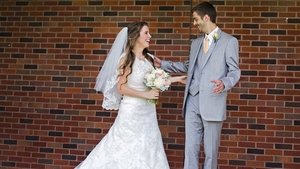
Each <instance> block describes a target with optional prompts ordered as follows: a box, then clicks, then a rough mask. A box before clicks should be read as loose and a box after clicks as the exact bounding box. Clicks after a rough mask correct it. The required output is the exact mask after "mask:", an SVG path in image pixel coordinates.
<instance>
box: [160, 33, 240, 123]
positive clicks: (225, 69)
mask: <svg viewBox="0 0 300 169" xmlns="http://www.w3.org/2000/svg"><path fill="white" fill-rule="evenodd" d="M218 34H219V37H220V38H219V39H218V40H216V41H214V42H212V43H211V46H210V49H209V51H208V52H209V53H208V57H207V58H206V60H205V62H204V64H202V65H203V67H202V68H201V71H202V73H201V77H199V79H198V80H199V82H200V85H199V95H198V96H199V108H200V114H201V116H202V118H204V120H207V121H223V120H225V119H226V100H227V92H228V90H230V89H231V88H232V87H233V86H234V85H235V84H236V83H237V82H238V80H239V78H240V74H241V71H240V69H239V45H238V40H237V39H236V38H235V37H233V36H231V35H229V34H227V33H225V32H222V31H221V29H219V31H218ZM203 38H204V35H201V36H200V37H198V38H197V39H195V40H193V41H192V44H191V50H190V55H189V60H188V61H186V62H170V61H162V63H161V67H162V69H164V70H166V71H167V72H174V73H185V72H187V83H186V87H185V94H184V102H183V115H185V113H187V112H185V110H186V98H187V95H188V91H189V86H190V84H191V79H192V76H193V72H194V68H195V63H196V60H197V56H198V54H199V51H200V49H201V46H202V42H203ZM212 80H222V81H223V83H224V85H225V89H224V90H223V92H222V93H220V94H215V93H213V88H214V83H212V82H211V81H212Z"/></svg>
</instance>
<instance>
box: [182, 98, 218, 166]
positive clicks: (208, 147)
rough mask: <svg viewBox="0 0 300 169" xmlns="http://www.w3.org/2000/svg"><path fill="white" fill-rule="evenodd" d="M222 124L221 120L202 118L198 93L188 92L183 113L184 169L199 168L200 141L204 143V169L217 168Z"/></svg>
mask: <svg viewBox="0 0 300 169" xmlns="http://www.w3.org/2000/svg"><path fill="white" fill-rule="evenodd" d="M203 106H205V105H203ZM216 106H217V105H216ZM211 113H214V112H211ZM222 124H223V122H222V121H206V120H204V119H203V118H202V117H201V112H199V95H198V94H197V95H195V96H192V95H190V94H188V96H187V101H186V113H185V132H186V134H185V159H184V169H198V168H199V153H200V145H201V144H202V143H204V153H205V161H204V169H217V162H218V149H219V145H220V137H221V130H222Z"/></svg>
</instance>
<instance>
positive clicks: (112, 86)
mask: <svg viewBox="0 0 300 169" xmlns="http://www.w3.org/2000/svg"><path fill="white" fill-rule="evenodd" d="M118 80H119V79H118V70H116V72H115V73H114V75H113V76H112V77H111V78H110V79H109V80H108V81H107V82H106V86H105V88H104V92H103V96H104V99H103V103H102V107H103V108H104V109H106V110H118V109H119V107H120V103H121V98H122V96H121V95H120V94H119V93H118V90H117V83H118Z"/></svg>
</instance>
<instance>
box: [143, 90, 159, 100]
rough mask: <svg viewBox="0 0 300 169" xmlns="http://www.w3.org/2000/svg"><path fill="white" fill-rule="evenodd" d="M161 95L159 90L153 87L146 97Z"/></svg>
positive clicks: (154, 97) (152, 97) (155, 97)
mask: <svg viewBox="0 0 300 169" xmlns="http://www.w3.org/2000/svg"><path fill="white" fill-rule="evenodd" d="M158 97H159V90H156V89H151V90H149V91H147V92H146V93H145V98H146V99H158Z"/></svg>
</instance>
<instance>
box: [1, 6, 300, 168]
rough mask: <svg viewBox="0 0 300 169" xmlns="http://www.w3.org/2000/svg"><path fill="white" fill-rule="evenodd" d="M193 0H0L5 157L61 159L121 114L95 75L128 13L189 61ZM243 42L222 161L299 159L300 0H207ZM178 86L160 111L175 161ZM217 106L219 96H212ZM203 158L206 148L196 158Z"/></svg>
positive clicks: (279, 164) (295, 163) (6, 164)
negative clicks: (107, 102) (98, 88)
mask: <svg viewBox="0 0 300 169" xmlns="http://www.w3.org/2000/svg"><path fill="white" fill-rule="evenodd" d="M198 2H200V1H195V0H193V1H191V0H187V1H184V0H173V1H168V0H151V1H149V0H144V1H143V0H136V1H134V0H128V1H125V0H122V1H115V0H102V1H98V0H91V1H84V0H73V1H72V0H70V1H69V0H65V1H63V0H59V1H50V0H48V1H47V0H45V1H38V0H22V1H21V0H20V1H19V0H18V1H15V0H2V1H0V56H1V57H0V67H1V70H0V93H1V94H0V114H1V116H0V126H1V128H0V131H1V132H0V133H1V134H0V136H1V137H0V138H1V139H0V166H1V168H38V169H43V168H45V169H53V168H56V169H67V168H73V167H74V166H75V165H77V164H78V163H79V162H80V161H82V160H83V159H84V158H85V156H86V154H87V153H88V152H89V151H90V150H91V149H92V148H93V146H95V145H96V144H97V143H98V142H99V140H100V139H101V138H102V137H103V136H104V135H105V134H106V133H107V131H108V129H109V127H110V126H111V124H112V123H113V121H114V118H115V116H116V115H117V114H116V112H114V111H106V110H103V109H102V108H101V102H102V94H98V93H96V92H95V91H94V90H93V86H94V82H95V77H96V76H97V73H98V70H99V68H100V67H101V65H102V63H103V61H104V59H105V57H106V53H107V52H108V50H109V48H110V46H111V44H112V42H113V40H114V37H115V36H116V33H117V32H118V31H119V30H120V29H121V27H123V26H124V25H125V24H126V23H127V22H130V21H136V20H144V21H147V22H148V23H149V25H150V31H151V34H152V44H151V47H150V50H151V51H153V52H154V53H155V55H157V56H158V57H161V58H164V59H169V60H174V61H179V60H185V59H186V58H187V55H188V51H189V44H190V38H194V37H195V35H197V34H198V32H197V30H196V29H195V28H193V27H191V24H190V23H191V22H190V9H191V6H194V5H195V4H197V3H198ZM212 2H213V3H214V4H215V5H216V8H217V10H218V15H219V17H218V19H217V22H218V24H219V26H220V28H222V29H223V30H224V31H226V32H228V33H230V34H233V35H234V36H236V37H237V38H238V39H239V43H240V63H241V64H240V67H241V69H242V77H241V80H240V82H239V83H238V85H237V86H236V87H235V88H234V89H232V92H231V93H230V95H229V99H228V119H227V120H226V121H225V123H224V129H223V131H222V141H221V148H220V156H219V163H220V167H219V168H220V169H242V168H243V169H252V168H285V169H287V168H293V169H296V168H300V108H299V107H300V90H299V89H300V77H299V75H300V72H299V71H300V66H299V65H300V55H299V54H300V19H299V17H300V13H299V11H300V1H297V0H262V1H255V2H253V1H247V0H236V1H231V0H225V1H221V0H220V1H212ZM183 89H184V87H183V86H182V85H178V84H177V85H174V86H172V89H171V90H170V91H167V92H165V93H163V94H162V96H161V99H160V104H159V105H158V120H159V124H160V127H161V132H162V134H163V139H164V143H165V148H166V152H167V155H168V159H169V163H170V166H171V169H177V168H178V169H179V168H182V160H183V147H184V132H183V131H184V127H183V124H184V122H183V119H182V117H181V107H182V96H183ZM216 106H217V105H216ZM200 162H201V163H202V162H203V156H202V157H201V158H200Z"/></svg>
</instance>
